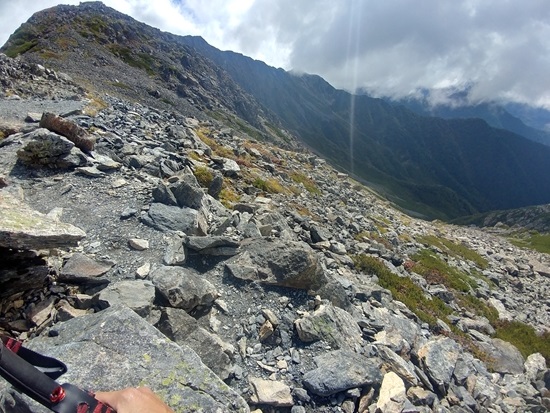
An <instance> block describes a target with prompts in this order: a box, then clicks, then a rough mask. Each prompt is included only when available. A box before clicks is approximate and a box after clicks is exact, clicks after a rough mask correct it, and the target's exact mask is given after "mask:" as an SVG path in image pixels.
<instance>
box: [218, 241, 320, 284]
mask: <svg viewBox="0 0 550 413" xmlns="http://www.w3.org/2000/svg"><path fill="white" fill-rule="evenodd" d="M241 250H242V251H243V253H241V254H239V255H237V256H235V257H233V258H231V259H230V260H229V261H228V262H227V263H226V268H227V270H228V271H229V273H230V274H231V275H232V276H233V277H235V278H239V279H241V280H250V281H260V282H262V283H266V284H273V285H280V286H284V287H291V288H299V289H305V290H310V289H313V290H315V289H317V288H320V287H321V286H322V285H323V284H325V283H326V277H325V275H324V273H323V269H322V268H321V265H320V263H319V259H318V258H317V255H316V254H315V252H314V251H313V250H312V249H311V248H310V247H309V245H307V244H306V243H304V242H295V241H289V242H284V243H283V242H278V241H277V242H269V241H266V240H260V239H255V240H248V241H244V242H243V243H242V244H241Z"/></svg>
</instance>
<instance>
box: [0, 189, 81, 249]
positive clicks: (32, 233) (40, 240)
mask: <svg viewBox="0 0 550 413" xmlns="http://www.w3.org/2000/svg"><path fill="white" fill-rule="evenodd" d="M0 216H1V217H2V219H0V247H6V248H13V249H20V250H32V249H46V248H59V247H69V246H76V245H77V244H78V241H80V240H81V239H83V238H84V237H86V233H85V232H84V231H82V230H81V229H80V228H77V227H75V226H74V225H71V224H67V223H63V222H59V221H58V220H56V219H53V218H52V217H50V216H48V215H44V214H42V213H40V212H38V211H35V210H33V209H31V208H30V207H29V206H27V205H26V204H25V203H23V202H22V201H21V199H18V198H16V197H15V196H13V195H11V194H10V193H9V192H7V191H2V192H0Z"/></svg>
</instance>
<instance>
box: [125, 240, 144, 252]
mask: <svg viewBox="0 0 550 413" xmlns="http://www.w3.org/2000/svg"><path fill="white" fill-rule="evenodd" d="M128 245H129V246H130V247H131V248H132V249H134V250H136V251H145V250H148V249H149V241H147V240H145V239H140V238H131V239H129V240H128Z"/></svg>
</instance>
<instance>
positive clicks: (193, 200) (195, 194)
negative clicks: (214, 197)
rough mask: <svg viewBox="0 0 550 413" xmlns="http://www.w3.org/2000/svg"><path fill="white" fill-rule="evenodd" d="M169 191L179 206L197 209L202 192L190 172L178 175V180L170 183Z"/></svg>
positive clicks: (199, 206) (200, 203) (202, 195)
mask: <svg viewBox="0 0 550 413" xmlns="http://www.w3.org/2000/svg"><path fill="white" fill-rule="evenodd" d="M170 191H172V193H173V194H174V198H175V199H176V202H177V203H178V205H179V206H180V207H188V208H193V209H199V208H201V206H202V199H203V198H204V192H203V190H202V188H201V187H200V185H199V183H198V182H197V178H195V176H194V175H193V174H192V173H188V174H184V175H182V176H180V180H179V181H177V182H175V183H173V184H171V185H170Z"/></svg>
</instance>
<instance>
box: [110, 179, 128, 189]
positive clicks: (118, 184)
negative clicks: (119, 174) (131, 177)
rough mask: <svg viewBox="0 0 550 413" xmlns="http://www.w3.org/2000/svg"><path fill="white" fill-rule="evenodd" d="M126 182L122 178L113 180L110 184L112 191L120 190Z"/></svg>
mask: <svg viewBox="0 0 550 413" xmlns="http://www.w3.org/2000/svg"><path fill="white" fill-rule="evenodd" d="M127 184H128V181H127V180H126V179H123V178H119V179H115V180H114V181H113V183H112V184H111V187H112V188H114V189H118V188H122V187H123V186H124V185H127Z"/></svg>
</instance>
